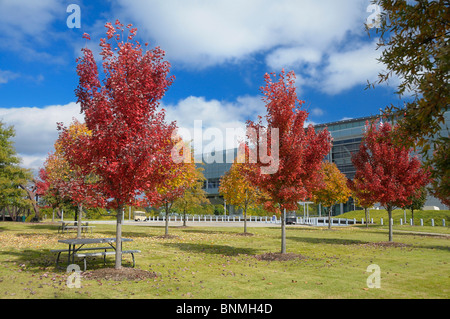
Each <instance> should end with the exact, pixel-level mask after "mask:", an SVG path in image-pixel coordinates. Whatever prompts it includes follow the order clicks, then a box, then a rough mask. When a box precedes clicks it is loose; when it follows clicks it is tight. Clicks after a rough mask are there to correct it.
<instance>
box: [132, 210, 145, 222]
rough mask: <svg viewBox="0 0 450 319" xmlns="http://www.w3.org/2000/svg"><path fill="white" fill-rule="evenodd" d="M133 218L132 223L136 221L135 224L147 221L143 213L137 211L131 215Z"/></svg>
mask: <svg viewBox="0 0 450 319" xmlns="http://www.w3.org/2000/svg"><path fill="white" fill-rule="evenodd" d="M133 218H134V221H136V222H141V221H144V222H145V221H146V220H147V216H146V215H145V212H142V211H138V210H137V211H135V212H134V213H133Z"/></svg>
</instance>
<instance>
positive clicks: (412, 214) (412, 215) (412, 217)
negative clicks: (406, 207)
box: [411, 208, 414, 225]
mask: <svg viewBox="0 0 450 319" xmlns="http://www.w3.org/2000/svg"><path fill="white" fill-rule="evenodd" d="M411 219H412V224H413V225H414V208H412V209H411Z"/></svg>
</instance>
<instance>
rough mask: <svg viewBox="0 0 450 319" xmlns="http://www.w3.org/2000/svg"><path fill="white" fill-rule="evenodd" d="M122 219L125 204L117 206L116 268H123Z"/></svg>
mask: <svg viewBox="0 0 450 319" xmlns="http://www.w3.org/2000/svg"><path fill="white" fill-rule="evenodd" d="M122 220H123V204H119V206H118V207H117V223H116V264H115V267H114V268H115V269H120V268H122Z"/></svg>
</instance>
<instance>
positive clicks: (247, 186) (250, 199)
mask: <svg viewBox="0 0 450 319" xmlns="http://www.w3.org/2000/svg"><path fill="white" fill-rule="evenodd" d="M242 162H243V161H238V160H237V158H236V159H235V161H234V163H233V164H232V165H231V168H230V170H229V171H228V172H226V173H225V175H223V176H222V178H221V179H220V186H219V193H220V194H221V195H222V196H223V198H224V199H225V200H226V201H227V203H230V204H231V205H234V206H236V207H238V208H241V209H242V210H243V213H244V233H247V209H248V208H250V207H253V206H255V205H257V204H258V203H259V201H260V199H261V198H262V193H261V191H260V190H259V189H258V188H257V187H256V186H255V185H253V184H252V183H251V182H250V181H249V180H248V179H247V177H246V174H247V172H248V171H249V170H251V169H252V168H253V167H252V164H249V163H242Z"/></svg>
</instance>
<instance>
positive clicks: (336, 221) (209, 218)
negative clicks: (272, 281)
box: [149, 215, 446, 227]
mask: <svg viewBox="0 0 450 319" xmlns="http://www.w3.org/2000/svg"><path fill="white" fill-rule="evenodd" d="M165 220H166V218H165V216H151V217H149V221H165ZM170 221H174V222H180V221H183V217H182V216H169V222H170ZM186 221H188V222H243V221H244V218H243V217H242V216H233V215H231V216H230V215H194V216H192V215H187V216H186ZM247 221H248V222H260V223H270V224H281V217H276V216H273V217H269V216H247ZM289 221H290V219H288V222H289ZM295 222H296V224H299V225H311V226H328V222H329V221H328V217H296V218H295ZM331 223H332V224H331V225H332V226H349V225H356V224H365V221H364V218H362V219H361V221H359V220H356V218H351V219H350V218H331ZM373 223H374V222H373V218H372V219H371V220H370V223H369V224H373ZM391 223H392V224H394V221H393V220H392V219H391ZM383 224H384V221H383V218H381V219H380V225H383ZM407 224H409V225H414V222H413V220H412V219H410V220H409V221H408V222H407V223H405V222H404V221H403V219H400V222H399V225H407ZM420 226H424V222H423V219H420ZM431 226H444V227H445V226H446V223H445V219H442V220H439V221H435V220H434V219H431Z"/></svg>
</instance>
